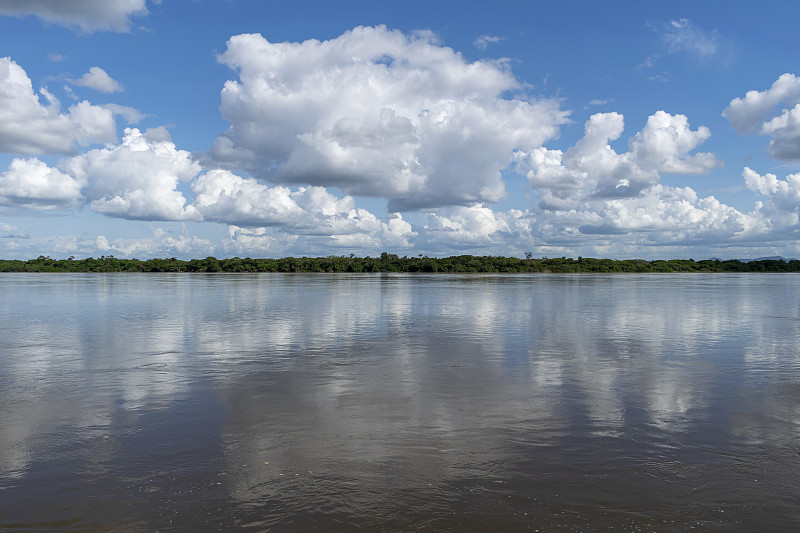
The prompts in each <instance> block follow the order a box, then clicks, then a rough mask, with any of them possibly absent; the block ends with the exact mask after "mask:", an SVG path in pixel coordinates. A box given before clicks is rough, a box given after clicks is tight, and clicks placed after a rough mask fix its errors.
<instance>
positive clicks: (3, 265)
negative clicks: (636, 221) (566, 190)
mask: <svg viewBox="0 0 800 533" xmlns="http://www.w3.org/2000/svg"><path fill="white" fill-rule="evenodd" d="M525 255H526V258H525V259H518V258H516V257H500V256H497V257H495V256H474V255H459V256H453V257H443V258H435V257H422V256H417V257H407V256H404V257H398V256H397V255H395V254H388V253H386V252H384V253H382V254H381V255H380V257H354V256H353V255H352V254H351V255H350V256H349V257H345V256H328V257H284V258H282V259H251V258H249V257H246V258H244V259H242V258H240V257H233V258H231V259H217V258H215V257H206V258H205V259H191V260H189V261H182V260H180V259H175V258H174V257H173V258H171V259H147V260H144V261H143V260H139V259H118V258H116V257H114V256H102V257H100V258H98V259H95V258H92V257H89V258H87V259H74V258H72V257H71V258H69V259H51V258H49V257H44V256H39V257H38V258H37V259H30V260H28V261H19V260H4V259H0V272H441V273H453V272H558V273H578V272H583V273H591V272H800V261H799V260H791V261H785V260H780V259H762V260H757V261H739V260H736V259H731V260H727V261H721V260H719V259H706V260H702V261H695V260H694V259H671V260H668V261H664V260H657V261H644V260H641V259H625V260H613V259H592V258H586V257H578V258H577V259H572V258H570V257H559V258H547V257H544V258H538V259H534V258H532V257H531V255H530V254H525Z"/></svg>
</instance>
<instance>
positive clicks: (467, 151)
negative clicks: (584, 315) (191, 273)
mask: <svg viewBox="0 0 800 533" xmlns="http://www.w3.org/2000/svg"><path fill="white" fill-rule="evenodd" d="M234 3H235V2H234ZM168 4H169V3H165V4H161V3H160V2H152V3H151V4H150V5H149V6H148V5H146V3H145V1H144V0H113V1H108V0H104V1H99V0H98V1H95V0H82V1H79V2H69V3H66V2H59V1H55V0H36V1H26V2H21V1H16V0H0V15H7V16H8V17H0V21H2V23H3V24H5V25H6V26H7V27H12V26H13V25H15V24H16V25H20V26H22V25H26V27H31V28H34V30H35V32H34V35H30V37H26V36H27V35H29V34H30V33H31V32H30V31H26V32H25V36H20V37H19V39H20V40H22V41H23V44H24V40H25V38H28V39H35V38H38V39H45V40H46V39H47V36H50V35H54V34H55V36H53V37H52V40H51V41H48V42H47V46H48V48H42V49H41V50H42V51H41V53H40V57H39V59H38V60H36V61H32V60H31V65H30V66H29V65H27V64H25V63H23V59H22V58H17V57H15V55H14V54H11V55H9V56H7V57H3V58H0V152H1V153H2V154H5V156H6V158H7V159H6V162H5V164H4V167H2V168H0V256H2V257H6V258H9V257H17V258H29V257H35V256H37V255H40V254H44V255H53V256H69V255H75V256H88V255H101V254H102V255H118V256H127V257H133V256H137V257H140V258H143V257H152V256H180V257H198V256H205V255H217V256H231V255H239V256H286V255H329V254H334V255H339V254H349V253H356V254H358V255H376V254H379V253H380V252H382V251H390V252H392V253H398V254H400V255H416V254H428V255H438V256H441V255H452V254H458V253H472V254H491V255H517V256H519V255H522V254H524V253H525V252H527V251H531V252H533V253H534V254H536V255H549V256H553V255H570V256H577V255H584V256H603V257H617V258H620V257H642V258H656V257H689V256H698V257H703V256H704V257H708V256H712V255H713V256H719V257H755V256H759V255H784V256H797V254H800V243H798V241H797V236H798V232H799V231H800V218H799V215H800V171H799V170H800V169H798V165H797V163H798V162H800V78H798V77H796V75H795V74H793V73H792V72H786V70H787V69H791V68H793V67H795V68H796V65H794V64H791V63H790V62H789V61H786V62H785V63H786V65H785V67H784V66H782V65H781V61H780V59H781V58H780V57H777V58H776V67H775V68H779V69H780V71H779V72H777V74H775V75H774V76H773V77H771V78H765V77H762V79H767V80H768V81H766V82H764V83H763V84H761V85H755V86H744V87H745V89H744V90H742V91H739V92H733V91H725V92H721V91H722V89H724V88H725V87H726V84H725V83H722V84H720V85H719V86H713V87H710V88H709V89H708V92H709V93H711V95H712V97H713V98H714V100H713V101H712V102H710V104H715V105H717V106H718V107H717V109H716V110H713V112H711V113H710V114H705V112H703V113H701V114H702V117H701V121H699V122H698V121H696V120H695V119H693V118H692V115H693V112H695V113H696V112H697V105H694V104H692V103H690V102H691V98H692V95H691V94H689V95H687V96H686V97H685V98H686V103H685V104H684V105H685V107H686V108H687V110H686V111H683V110H680V109H677V110H676V109H675V108H676V107H677V104H680V102H681V100H680V99H679V98H678V97H677V96H674V94H669V95H665V96H663V98H664V102H666V103H668V104H669V105H668V106H667V105H664V106H662V105H661V104H660V102H659V99H658V98H657V97H653V99H652V100H651V99H650V98H649V97H648V95H647V94H641V95H640V97H639V100H638V104H639V106H640V107H641V108H649V110H648V111H646V112H645V114H642V113H641V111H638V112H637V111H636V109H637V108H636V107H635V106H634V107H633V108H632V109H634V111H633V113H634V115H635V116H637V117H638V118H637V119H636V120H634V121H633V122H636V123H641V124H642V126H641V127H640V128H639V129H638V131H634V132H631V131H630V130H629V129H628V128H627V127H626V118H625V116H624V114H623V112H621V111H620V110H612V109H611V108H612V107H613V106H614V105H615V103H617V102H622V101H623V100H625V97H624V93H625V92H626V91H627V90H628V88H627V87H625V86H624V85H619V86H618V88H617V90H619V92H620V94H621V95H623V96H617V95H615V94H613V93H610V92H609V91H611V90H613V88H614V85H613V84H611V85H609V84H604V82H601V81H598V82H597V84H598V86H601V85H602V86H603V93H602V94H592V87H591V84H588V85H589V87H581V88H580V91H578V90H577V89H576V90H575V93H574V95H573V96H569V97H568V96H564V94H565V93H567V92H568V91H569V90H568V89H567V88H561V87H560V88H558V89H557V90H553V91H548V90H546V88H545V87H546V86H549V85H550V84H552V83H553V79H552V76H545V77H544V81H543V82H542V87H536V86H535V85H534V84H533V83H532V82H533V81H541V80H532V79H530V78H528V77H522V76H521V75H520V72H524V73H526V74H528V70H527V68H529V67H527V66H526V65H527V63H529V62H532V61H533V60H532V59H528V58H526V56H525V51H524V48H523V50H522V51H520V50H519V49H511V50H504V51H505V52H506V53H508V52H509V51H511V52H513V53H515V54H519V55H517V56H514V57H506V56H499V57H495V56H493V55H492V51H493V49H494V48H495V47H501V46H510V44H509V43H511V44H513V42H512V41H514V39H515V38H514V37H513V35H511V34H508V35H499V34H498V33H499V32H498V31H497V28H494V27H486V28H482V29H478V28H476V29H474V30H471V31H472V32H474V33H470V32H469V31H467V30H464V34H465V36H464V43H468V44H465V46H471V48H464V49H463V50H461V51H459V50H457V49H455V48H454V47H452V46H448V45H447V44H446V42H444V40H443V37H442V35H440V34H439V33H438V32H436V31H433V30H430V29H419V28H416V27H414V28H411V29H405V30H401V29H393V28H392V27H391V25H390V24H387V25H384V24H374V25H358V24H354V25H352V26H351V27H350V28H349V29H345V30H343V31H341V32H338V31H334V32H330V30H328V32H329V33H332V35H331V36H327V37H326V38H322V39H318V38H302V39H300V38H297V39H294V40H292V39H284V40H270V37H269V34H268V33H267V32H264V33H248V32H241V33H234V34H230V35H228V36H227V37H226V41H227V42H225V44H224V49H222V51H218V52H216V62H215V61H214V57H213V56H212V57H209V52H210V51H211V50H214V49H218V48H219V46H220V44H221V43H217V42H210V43H208V45H207V48H206V49H205V50H203V49H202V46H199V47H198V46H197V45H195V48H199V50H200V51H199V52H197V53H198V55H200V56H203V54H205V58H206V59H207V63H208V68H209V69H217V71H218V70H219V69H220V68H224V69H226V70H225V72H226V75H225V77H226V78H227V80H224V81H222V82H221V83H219V82H218V81H217V79H216V77H215V76H213V75H209V76H208V81H207V82H205V81H204V78H202V77H200V79H199V83H201V84H202V83H205V84H208V85H209V86H211V88H212V89H213V88H214V84H216V89H215V90H216V91H218V100H217V103H216V105H217V107H213V108H209V109H203V108H197V107H195V106H193V105H192V104H191V103H190V102H187V103H186V105H185V109H183V110H182V109H178V108H176V110H175V112H174V113H175V114H174V118H175V121H172V120H171V118H173V117H170V118H167V117H161V116H158V114H156V113H154V112H153V111H152V110H150V109H148V108H147V107H146V106H147V105H148V103H149V101H148V100H147V99H145V98H138V97H137V95H136V91H137V89H138V90H140V91H142V93H144V92H147V90H148V88H149V87H151V86H156V85H158V84H161V83H163V82H162V81H161V80H159V79H158V77H157V76H153V79H152V81H151V82H150V83H149V84H148V83H147V82H146V80H145V81H143V80H142V78H144V77H147V76H150V75H151V74H150V72H151V71H150V68H151V67H152V65H149V64H148V63H155V62H158V61H159V60H160V59H159V58H158V57H157V54H156V55H153V54H147V55H146V61H143V58H144V57H145V56H142V55H137V53H136V51H135V50H134V51H133V52H126V53H124V54H123V53H119V54H118V55H115V54H114V53H111V54H110V55H106V54H100V53H92V52H87V51H86V45H87V43H88V44H91V41H92V40H101V39H102V40H103V42H109V43H115V42H118V43H123V42H134V41H135V42H145V41H147V40H148V39H152V38H153V37H152V36H153V35H154V34H157V35H159V36H160V37H159V40H158V41H157V43H158V46H162V47H163V45H164V44H165V43H169V42H170V41H169V39H176V40H177V39H180V38H181V36H180V35H172V36H170V35H166V36H164V35H163V34H164V33H165V32H166V30H167V28H171V26H170V25H169V24H168V23H170V22H172V19H171V17H175V16H177V15H178V14H179V13H178V12H176V11H173V10H172V9H177V7H174V8H171V7H170V6H169V5H168ZM182 9H184V10H185V9H193V10H196V11H197V12H198V13H202V12H203V10H204V9H207V10H216V9H226V8H224V7H220V6H217V5H215V6H210V5H204V3H203V2H199V3H195V4H193V6H192V7H183V8H182ZM223 14H227V15H226V16H228V17H230V19H231V21H232V24H233V25H234V26H236V22H237V20H239V19H238V16H240V15H237V13H236V11H235V10H228V11H224V13H223ZM393 16H396V15H393V14H391V13H387V14H385V17H386V18H389V19H391V18H392V17H393ZM158 17H163V18H164V20H165V21H166V22H165V24H168V25H167V26H165V27H161V28H160V29H159V30H157V31H152V30H149V29H142V28H137V27H135V25H134V21H135V22H136V23H142V24H145V25H146V24H148V23H152V22H153V20H154V19H157V18H158ZM389 22H391V21H389ZM343 23H344V22H343ZM634 23H636V24H638V26H637V27H641V28H642V30H643V32H644V35H647V32H651V33H654V34H655V37H656V38H655V39H653V44H652V46H653V52H652V53H651V54H650V55H646V56H645V54H642V55H643V56H645V57H641V58H639V59H638V60H637V61H635V62H634V61H631V62H630V65H629V69H628V70H629V73H628V74H626V75H627V76H628V77H630V78H632V79H634V80H636V83H639V84H642V86H648V87H656V88H657V87H658V86H659V85H665V84H670V85H672V87H671V93H679V92H681V91H689V92H691V91H692V90H693V89H694V88H695V87H693V86H692V85H690V84H689V83H690V82H691V80H693V79H694V77H696V76H698V72H702V71H704V70H707V69H711V68H718V69H720V72H721V73H722V74H719V72H718V73H717V74H718V75H720V76H722V77H724V76H727V75H728V74H727V73H728V72H729V71H731V70H732V69H734V67H730V66H726V65H728V64H729V63H730V62H731V61H734V62H735V61H736V60H737V59H736V58H734V59H730V58H731V56H732V55H733V51H732V50H733V46H732V45H730V44H729V41H730V40H731V39H733V37H735V36H730V35H728V36H726V34H724V33H723V32H724V29H717V28H708V29H707V28H703V27H702V26H699V25H697V24H696V23H695V22H694V21H693V20H692V19H689V18H683V17H681V16H680V14H679V13H676V15H675V18H672V19H670V20H668V21H665V22H664V23H663V24H660V25H658V24H656V25H654V24H653V23H652V22H650V20H649V19H648V17H646V16H644V14H643V15H642V18H641V20H638V19H634V20H633V21H632V22H631V24H634ZM242 25H244V24H242ZM247 26H248V27H249V24H248V25H247ZM192 33H194V32H192ZM321 33H325V32H321ZM161 39H166V40H165V41H162V40H161ZM200 42H202V41H200ZM64 43H67V44H70V43H72V47H70V46H66V45H64ZM118 46H123V44H119V45H118ZM588 53H589V54H591V51H589V52H588ZM142 54H144V52H142ZM23 55H24V56H25V59H26V60H30V59H29V56H30V54H27V55H26V54H23ZM76 56H77V59H76ZM118 56H119V57H123V59H119V60H118V61H117V59H118ZM165 56H167V57H165V58H164V59H163V60H164V61H165V63H169V61H170V58H169V57H168V56H169V54H165ZM54 58H57V59H54ZM104 58H105V62H101V60H103V59H104ZM723 59H724V60H723ZM591 60H592V61H597V59H591ZM70 61H72V65H73V67H74V68H75V69H76V70H77V71H78V72H79V74H77V75H75V74H72V73H69V72H64V71H63V70H61V68H62V66H63V65H64V63H66V62H70ZM741 61H744V59H742V60H741ZM523 63H524V64H525V65H522V64H523ZM100 65H102V66H100ZM687 65H688V66H687ZM152 68H155V69H156V70H155V71H158V69H157V68H156V67H152ZM170 68H172V67H170ZM29 69H33V70H34V71H35V72H37V74H36V75H33V74H31V73H30V70H29ZM78 69H79V70H78ZM666 69H670V70H669V71H668V70H666ZM681 69H683V70H681ZM109 71H113V72H114V77H112V76H111V75H109V73H108V72H109ZM214 72H216V71H214ZM676 73H677V74H676ZM678 74H680V75H681V76H683V81H682V82H680V83H682V85H679V82H678V81H675V80H674V78H675V77H677V75H678ZM615 75H616V74H614V71H613V70H611V69H609V73H608V74H607V75H606V77H613V76H615ZM619 76H621V75H619ZM764 76H767V74H765V75H764ZM34 79H38V80H40V81H36V82H35V81H34ZM603 79H605V78H603ZM687 80H688V81H687ZM624 81H625V80H621V81H619V82H618V83H620V84H623V83H624ZM723 81H724V80H723ZM175 83H176V84H177V83H180V82H179V81H176V82H175ZM197 83H198V81H197V79H195V78H192V79H191V80H187V81H186V85H185V86H183V85H180V86H164V87H160V88H159V90H160V91H161V94H163V95H165V96H166V95H169V94H172V93H175V94H178V95H179V96H178V98H177V99H176V100H175V102H180V101H181V97H180V95H181V94H182V95H183V99H184V100H191V98H190V95H191V94H192V93H193V92H196V91H198V90H199V88H198V85H197ZM709 83H710V82H709ZM742 83H748V81H743V82H742ZM646 84H650V85H646ZM142 87H144V88H142ZM84 90H88V97H87V98H84V97H83V96H79V94H82V92H83V91H84ZM652 92H653V93H655V94H656V96H658V95H659V94H663V93H659V91H658V90H657V89H654V90H653V91H652ZM578 95H580V96H581V97H583V98H585V99H584V100H583V102H588V104H586V105H583V102H577V103H575V104H574V105H570V102H572V101H574V100H575V99H576V97H577V96H578ZM64 99H67V100H69V101H71V102H70V103H69V104H62V100H64ZM177 105H178V104H176V106H177ZM181 105H182V104H181ZM619 105H620V107H627V106H626V104H619ZM703 105H705V106H707V105H709V102H703ZM597 107H602V108H604V109H602V110H601V111H599V112H593V111H595V110H596V109H595V108H597ZM584 110H588V111H590V112H592V113H591V114H588V113H586V114H583V113H584ZM162 113H163V112H162ZM586 115H588V116H586ZM198 116H200V117H201V119H199V122H200V123H204V122H203V118H205V117H207V120H206V121H205V123H207V124H208V125H207V126H203V127H202V128H201V131H199V132H192V134H193V135H196V136H197V137H198V139H199V140H198V141H195V142H199V143H205V145H204V146H203V145H200V146H194V145H193V146H181V145H180V141H178V140H175V141H173V137H176V139H177V137H183V138H188V137H190V136H189V135H186V134H181V135H178V136H176V133H181V128H182V126H181V121H180V120H179V119H180V118H182V117H183V118H184V119H185V120H187V121H189V120H191V121H192V124H196V123H198V119H197V117H198ZM705 121H708V122H713V131H712V127H711V126H709V125H708V124H707V123H704V122H705ZM142 122H144V123H145V125H143V126H139V123H142ZM220 123H224V124H227V126H226V127H224V128H220V127H219V124H220ZM581 130H582V133H581ZM718 132H719V134H721V135H720V136H721V137H722V138H723V140H722V141H721V142H714V141H715V137H716V136H717V135H718ZM565 133H568V134H569V135H565ZM759 143H762V144H759ZM748 145H753V146H752V147H749V146H748ZM743 146H745V148H742V147H743ZM742 150H745V151H746V152H742ZM753 154H757V155H755V156H754V155H753ZM762 154H763V155H762ZM742 161H745V163H746V164H742V163H741V162H742ZM737 167H738V168H737ZM3 168H4V170H3ZM701 189H702V190H701ZM703 191H705V192H703Z"/></svg>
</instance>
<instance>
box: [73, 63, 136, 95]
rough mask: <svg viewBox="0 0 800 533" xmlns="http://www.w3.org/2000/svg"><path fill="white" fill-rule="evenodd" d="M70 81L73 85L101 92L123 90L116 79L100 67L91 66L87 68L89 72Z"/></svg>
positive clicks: (108, 92)
mask: <svg viewBox="0 0 800 533" xmlns="http://www.w3.org/2000/svg"><path fill="white" fill-rule="evenodd" d="M70 81H71V82H72V83H73V84H75V85H80V86H81V87H88V88H90V89H94V90H95V91H100V92H101V93H107V94H110V93H117V92H121V91H123V90H124V89H123V88H122V85H121V84H120V83H119V82H118V81H117V80H115V79H114V78H112V77H111V76H109V75H108V73H107V72H106V71H105V70H103V69H101V68H100V67H92V68H90V69H89V72H87V73H86V74H84V75H83V76H81V77H80V79H77V80H70Z"/></svg>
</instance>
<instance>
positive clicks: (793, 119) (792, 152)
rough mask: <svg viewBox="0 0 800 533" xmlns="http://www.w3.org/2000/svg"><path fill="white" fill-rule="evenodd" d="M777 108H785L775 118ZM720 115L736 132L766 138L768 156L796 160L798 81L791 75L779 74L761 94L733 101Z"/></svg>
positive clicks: (798, 158) (799, 122) (799, 131)
mask: <svg viewBox="0 0 800 533" xmlns="http://www.w3.org/2000/svg"><path fill="white" fill-rule="evenodd" d="M781 105H786V106H788V107H785V108H783V109H782V110H781V112H780V114H779V115H776V110H777V108H778V107H779V106H781ZM722 116H724V117H725V118H727V119H728V121H729V122H730V123H731V125H732V126H733V127H734V128H736V131H737V132H739V133H760V134H762V135H769V136H770V137H771V140H770V143H769V146H768V148H767V151H768V152H769V154H770V155H771V156H772V157H774V158H776V159H782V160H788V161H800V78H798V77H796V76H795V75H794V74H789V73H786V74H782V75H781V76H780V77H779V78H778V79H777V80H775V82H774V83H773V84H772V86H771V87H770V88H769V89H767V90H765V91H747V94H745V96H744V98H734V99H733V100H731V103H730V104H729V105H728V107H727V108H725V111H723V113H722Z"/></svg>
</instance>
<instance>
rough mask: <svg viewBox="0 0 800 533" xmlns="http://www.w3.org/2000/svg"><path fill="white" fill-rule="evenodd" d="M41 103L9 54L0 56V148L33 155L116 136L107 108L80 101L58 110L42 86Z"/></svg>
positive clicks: (74, 148)
mask: <svg viewBox="0 0 800 533" xmlns="http://www.w3.org/2000/svg"><path fill="white" fill-rule="evenodd" d="M40 94H41V96H43V97H44V99H45V100H47V104H46V105H42V103H41V102H40V100H39V96H38V95H37V94H36V93H35V92H34V90H33V85H32V83H31V80H30V78H28V75H27V74H26V72H25V70H23V68H22V67H20V66H19V65H18V64H17V63H16V62H14V61H12V60H11V59H10V58H8V57H5V58H0V152H6V153H16V154H25V155H36V154H44V153H60V154H69V153H74V152H76V151H77V146H78V145H81V146H86V145H89V144H91V143H105V142H112V141H114V140H115V139H116V133H115V125H114V116H113V113H112V111H111V110H109V109H105V108H103V107H100V106H95V105H92V104H90V103H89V102H87V101H85V100H84V101H82V102H80V103H77V104H75V105H73V106H70V108H69V112H68V113H62V112H61V111H60V106H59V102H58V100H57V99H56V98H55V97H54V96H53V95H52V94H50V93H49V92H48V91H47V90H46V89H44V88H42V89H41V90H40Z"/></svg>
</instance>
